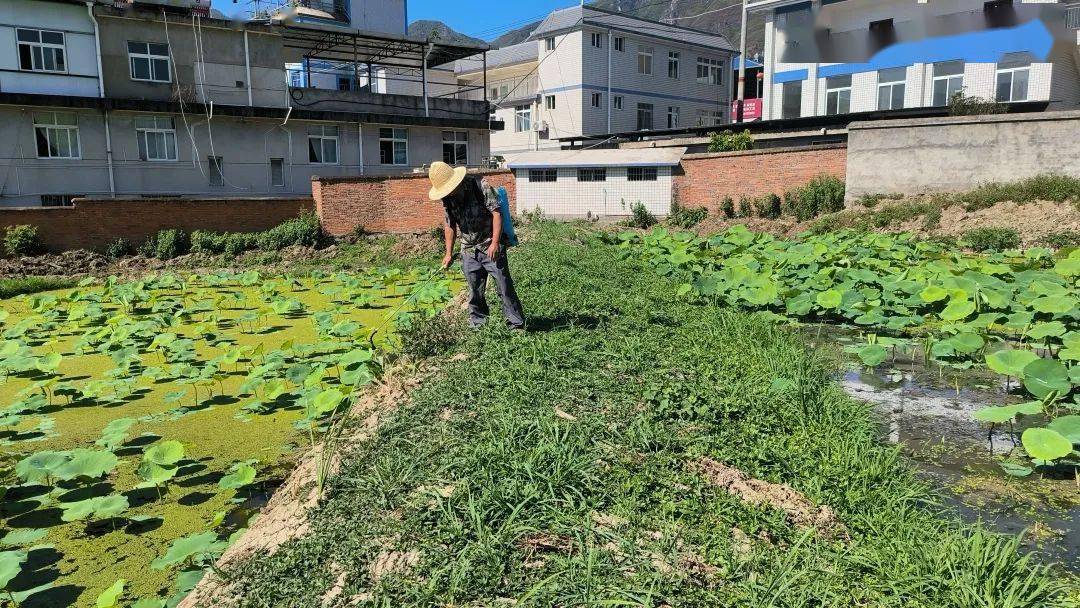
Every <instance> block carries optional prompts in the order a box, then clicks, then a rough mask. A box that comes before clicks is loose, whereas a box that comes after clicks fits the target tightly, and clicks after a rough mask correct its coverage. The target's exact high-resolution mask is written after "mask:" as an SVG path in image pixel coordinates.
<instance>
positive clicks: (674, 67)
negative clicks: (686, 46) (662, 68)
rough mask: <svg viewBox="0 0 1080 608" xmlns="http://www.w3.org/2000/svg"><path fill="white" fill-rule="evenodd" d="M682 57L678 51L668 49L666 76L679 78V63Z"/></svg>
mask: <svg viewBox="0 0 1080 608" xmlns="http://www.w3.org/2000/svg"><path fill="white" fill-rule="evenodd" d="M681 58H682V54H681V53H680V52H679V51H668V54H667V76H668V78H674V79H675V80H678V79H679V63H680V61H679V60H680V59H681Z"/></svg>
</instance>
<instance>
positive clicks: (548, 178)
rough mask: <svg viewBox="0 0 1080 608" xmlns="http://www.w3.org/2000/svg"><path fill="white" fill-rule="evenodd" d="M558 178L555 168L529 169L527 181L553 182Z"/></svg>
mask: <svg viewBox="0 0 1080 608" xmlns="http://www.w3.org/2000/svg"><path fill="white" fill-rule="evenodd" d="M558 179H559V172H558V170H556V169H529V183H533V184H535V183H540V182H554V181H557V180H558Z"/></svg>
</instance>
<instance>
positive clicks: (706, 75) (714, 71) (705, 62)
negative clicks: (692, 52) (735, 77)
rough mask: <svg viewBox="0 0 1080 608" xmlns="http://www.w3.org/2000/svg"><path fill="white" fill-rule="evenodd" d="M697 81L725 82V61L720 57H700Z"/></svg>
mask: <svg viewBox="0 0 1080 608" xmlns="http://www.w3.org/2000/svg"><path fill="white" fill-rule="evenodd" d="M697 81H698V83H699V84H715V85H722V84H724V62H723V61H721V60H719V59H709V58H708V57H698V60H697Z"/></svg>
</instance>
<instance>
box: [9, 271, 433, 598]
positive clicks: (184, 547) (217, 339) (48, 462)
mask: <svg viewBox="0 0 1080 608" xmlns="http://www.w3.org/2000/svg"><path fill="white" fill-rule="evenodd" d="M449 295H450V282H449V281H448V280H447V279H446V278H445V277H444V276H443V275H441V274H430V273H427V272H422V271H415V272H403V271H401V270H396V269H395V270H380V271H371V272H367V273H360V274H335V275H326V274H320V273H315V274H312V275H308V276H300V277H286V276H272V277H268V276H262V275H261V274H260V273H258V272H255V271H250V272H246V273H242V274H233V273H218V274H209V275H203V276H199V275H191V276H179V275H171V274H166V275H158V276H151V277H147V278H146V279H144V280H140V281H131V282H124V281H119V280H116V279H109V280H107V281H105V282H96V283H95V282H93V281H86V282H84V283H83V284H81V285H80V286H79V287H78V288H76V289H74V290H65V291H59V292H51V293H44V294H36V295H33V296H23V297H20V298H15V299H11V300H6V301H2V302H0V407H2V408H4V409H3V410H0V450H2V454H3V476H4V494H3V499H2V501H0V515H2V517H3V526H4V530H3V536H2V537H0V543H2V544H3V545H4V546H3V547H2V552H0V584H2V586H3V589H4V592H5V593H4V595H6V596H7V598H8V599H9V600H14V601H17V602H19V604H20V605H22V606H50V607H57V606H75V605H78V606H86V605H93V604H94V603H95V602H96V601H98V600H99V598H100V600H101V601H104V602H106V603H104V604H102V605H106V606H111V605H114V604H116V605H125V606H127V605H134V606H140V607H145V608H149V607H153V606H164V605H170V606H171V605H175V604H176V603H177V602H179V600H180V599H181V598H182V597H183V594H184V593H185V592H186V590H187V589H190V588H191V587H192V586H193V585H194V584H195V583H196V582H197V581H198V580H199V578H201V576H202V574H203V571H204V568H205V567H207V566H208V565H209V564H210V563H211V562H212V560H213V559H214V558H215V557H216V555H218V554H220V552H221V551H223V550H224V548H225V547H226V546H227V545H228V543H229V541H230V537H232V536H233V535H235V534H237V533H239V531H240V529H241V528H242V527H243V526H244V525H245V524H246V520H247V518H248V517H249V516H250V515H251V514H253V513H255V512H256V511H257V508H258V507H259V506H260V505H261V504H264V503H265V500H266V497H267V495H268V494H269V492H270V491H272V489H273V487H274V485H275V480H276V479H279V478H280V477H281V476H282V475H283V473H284V471H285V469H286V468H287V464H288V462H289V460H290V457H291V455H292V454H293V453H294V452H295V450H296V449H297V447H298V446H303V445H307V444H308V442H309V441H310V440H311V438H312V437H314V436H315V435H316V433H318V432H319V431H320V430H321V429H322V428H323V427H324V426H325V424H326V419H327V417H328V416H330V415H332V413H333V412H334V411H335V410H337V409H338V408H340V407H344V406H345V405H346V404H347V402H348V399H347V395H348V394H349V393H350V392H352V391H353V390H354V389H355V388H357V387H360V386H362V385H364V384H366V383H368V382H370V381H371V380H372V379H373V378H375V377H376V376H377V374H378V373H379V369H380V366H381V363H382V357H383V353H384V352H385V351H386V350H387V349H388V348H390V344H389V342H390V341H391V336H392V335H393V333H394V331H395V330H396V329H397V328H400V327H402V326H404V325H408V324H409V323H411V322H412V321H413V319H414V318H415V317H416V316H417V315H428V314H433V312H434V311H435V310H437V309H438V308H439V307H440V306H441V304H442V303H443V302H445V301H446V300H447V299H448V298H449ZM114 597H115V598H116V599H115V600H113V598H114ZM121 598H122V601H121ZM111 600H112V601H113V603H108V602H109V601H111Z"/></svg>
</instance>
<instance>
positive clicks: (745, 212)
mask: <svg viewBox="0 0 1080 608" xmlns="http://www.w3.org/2000/svg"><path fill="white" fill-rule="evenodd" d="M752 213H753V209H751V207H750V199H748V198H746V197H745V196H744V197H742V198H740V199H739V217H750V215H751V214H752Z"/></svg>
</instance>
